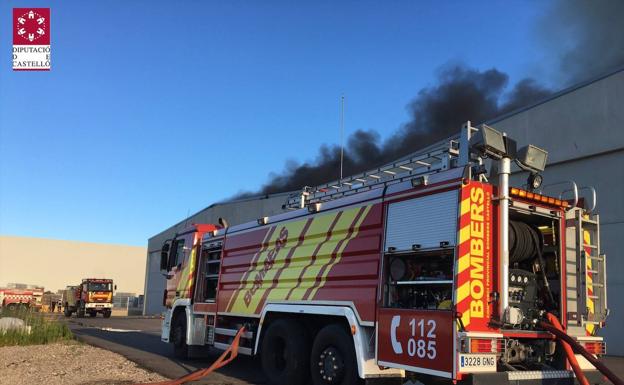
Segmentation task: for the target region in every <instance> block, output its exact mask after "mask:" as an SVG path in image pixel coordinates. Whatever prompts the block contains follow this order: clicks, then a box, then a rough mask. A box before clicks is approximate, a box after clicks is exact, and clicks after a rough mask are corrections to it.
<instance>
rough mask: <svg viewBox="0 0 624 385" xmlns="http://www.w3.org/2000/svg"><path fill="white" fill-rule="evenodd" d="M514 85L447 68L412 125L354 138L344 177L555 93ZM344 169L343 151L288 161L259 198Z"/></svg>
mask: <svg viewBox="0 0 624 385" xmlns="http://www.w3.org/2000/svg"><path fill="white" fill-rule="evenodd" d="M508 83H509V77H508V76H507V75H506V74H504V73H503V72H500V71H498V70H496V69H489V70H486V71H478V70H475V69H471V68H467V67H465V66H463V65H449V66H445V67H443V68H442V69H440V70H439V71H438V81H437V85H435V86H433V87H429V88H423V89H421V90H420V91H419V92H418V94H417V96H416V98H415V99H414V100H413V101H412V102H411V103H410V104H409V105H408V110H409V112H410V115H411V120H410V121H409V122H408V123H406V124H404V125H403V126H402V127H400V128H399V130H398V131H397V132H396V133H394V134H393V135H392V136H390V137H389V138H388V139H387V140H385V141H383V142H382V141H380V138H379V134H378V133H377V132H375V131H371V130H357V131H355V132H354V133H353V134H352V135H351V136H349V138H348V140H347V145H346V146H345V152H344V175H352V174H356V173H358V172H362V171H366V170H367V169H371V168H374V167H375V166H379V165H382V164H384V163H388V162H391V161H393V160H395V159H398V158H400V157H402V156H404V155H408V154H410V153H413V152H415V151H417V150H418V149H420V148H423V147H425V146H427V145H429V144H431V143H433V142H436V141H438V140H441V139H444V138H447V137H449V136H451V135H453V134H455V133H457V132H459V129H460V127H461V125H462V124H463V123H465V122H466V121H467V120H471V121H472V122H474V123H479V122H483V121H485V120H487V119H490V118H493V117H495V116H498V115H501V114H504V113H506V112H509V111H511V110H513V109H515V108H518V107H521V106H524V105H526V104H529V103H532V102H534V101H537V100H539V99H542V98H544V97H546V96H547V95H549V94H550V90H548V89H545V88H543V87H541V86H539V85H538V84H537V83H536V82H535V81H533V80H531V79H524V80H522V81H520V82H518V83H517V84H516V85H515V86H514V87H512V88H511V89H510V90H508V91H507V88H508ZM505 91H507V92H505ZM339 169H340V147H338V146H329V145H323V146H321V148H320V150H319V154H318V155H317V157H316V159H315V160H314V161H311V162H305V163H303V164H298V163H296V162H294V161H289V162H287V164H286V168H285V170H284V172H282V173H280V174H272V175H271V176H270V180H269V182H268V183H267V184H266V185H264V186H263V187H262V189H261V190H260V192H259V193H260V194H272V193H277V192H283V191H293V190H299V189H301V188H302V187H303V186H314V185H318V184H322V183H325V182H329V181H332V180H336V179H338V177H339ZM243 195H251V194H243Z"/></svg>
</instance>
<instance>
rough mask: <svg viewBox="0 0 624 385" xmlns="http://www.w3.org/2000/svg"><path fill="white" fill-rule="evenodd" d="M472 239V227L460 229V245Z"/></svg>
mask: <svg viewBox="0 0 624 385" xmlns="http://www.w3.org/2000/svg"><path fill="white" fill-rule="evenodd" d="M469 239H470V225H469V224H468V225H466V226H464V227H462V228H461V229H459V244H460V245H461V244H462V243H464V242H466V241H467V240H469Z"/></svg>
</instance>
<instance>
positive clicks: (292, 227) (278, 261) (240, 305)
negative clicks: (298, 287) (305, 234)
mask: <svg viewBox="0 0 624 385" xmlns="http://www.w3.org/2000/svg"><path fill="white" fill-rule="evenodd" d="M307 220H308V218H305V219H303V220H300V221H295V222H289V223H286V224H284V225H279V224H278V229H277V230H276V231H275V235H274V236H273V237H272V238H274V239H271V243H270V246H269V248H268V249H267V250H265V251H264V252H263V253H262V254H261V255H260V257H259V258H258V262H257V263H256V266H255V269H254V271H252V272H251V274H249V276H248V277H247V282H246V285H245V287H244V288H243V289H242V290H243V291H242V292H240V293H239V295H238V298H236V302H235V303H234V304H233V305H232V309H231V310H230V311H231V312H234V313H253V312H255V311H256V307H257V306H258V303H259V302H260V300H261V299H262V296H263V295H264V292H265V291H266V290H267V289H268V288H269V287H271V286H272V284H273V277H275V273H276V272H277V271H278V270H279V268H280V267H281V266H282V265H283V263H284V260H285V258H286V256H287V255H288V254H289V253H290V251H291V250H292V248H293V247H296V246H297V244H298V240H299V236H300V235H301V232H302V230H303V228H304V226H305V224H306V222H307ZM282 226H284V227H286V229H287V230H288V240H287V242H286V245H285V246H284V247H282V248H281V249H280V250H279V252H278V253H277V254H276V255H275V257H274V258H275V260H274V261H273V265H272V266H271V268H270V269H268V270H267V271H266V273H265V275H264V277H262V280H261V282H260V287H258V288H256V289H255V292H254V293H253V294H251V302H250V303H249V306H248V305H247V304H246V303H245V294H246V291H247V290H249V289H252V288H253V287H254V286H253V285H254V280H255V279H256V275H257V274H258V273H259V272H261V271H263V269H266V267H265V265H264V263H265V262H266V261H267V256H268V255H269V253H270V252H274V251H273V250H274V249H275V240H276V239H277V238H278V237H279V233H280V230H279V229H280V228H281V227H282Z"/></svg>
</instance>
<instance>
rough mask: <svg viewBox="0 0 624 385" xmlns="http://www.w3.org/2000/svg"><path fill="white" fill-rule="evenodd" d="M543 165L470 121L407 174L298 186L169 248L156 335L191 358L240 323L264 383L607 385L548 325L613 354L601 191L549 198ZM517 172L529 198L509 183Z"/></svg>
mask: <svg viewBox="0 0 624 385" xmlns="http://www.w3.org/2000/svg"><path fill="white" fill-rule="evenodd" d="M546 158H547V153H546V151H544V150H541V149H539V148H538V147H536V146H532V145H529V146H527V147H525V148H522V149H520V150H517V149H516V145H515V142H514V141H513V140H512V139H511V138H508V137H506V136H505V135H503V134H501V133H500V132H498V131H497V130H495V129H493V128H491V127H488V126H486V125H481V126H480V127H478V128H477V127H472V126H471V125H470V122H468V123H467V124H466V125H465V126H464V127H463V128H462V131H461V133H460V135H458V136H457V137H454V138H451V139H450V140H449V141H444V142H442V143H438V144H436V145H433V146H430V147H428V148H426V149H424V150H423V151H420V152H418V153H415V154H413V155H411V156H409V157H407V158H404V159H402V160H400V161H397V162H394V163H392V164H389V165H386V166H383V167H380V168H378V169H375V170H371V171H368V172H364V173H362V174H359V175H355V176H352V177H348V178H344V179H342V180H339V181H335V182H332V183H328V184H325V185H322V186H317V187H315V188H305V189H304V190H303V191H302V193H301V194H296V195H293V196H292V197H291V198H290V199H289V201H288V202H287V203H286V205H285V206H286V207H287V208H291V209H292V210H290V211H287V212H285V213H283V214H278V215H275V216H272V217H262V218H258V220H257V221H254V222H250V223H245V224H240V225H236V226H231V227H228V226H227V224H226V223H225V222H221V223H220V224H219V225H210V224H201V225H192V226H190V227H189V228H188V229H186V230H185V231H183V232H181V233H180V234H177V235H176V236H175V237H174V238H173V239H170V240H168V241H166V242H165V244H164V245H163V249H162V259H161V269H162V270H163V271H165V272H166V277H167V288H166V289H165V292H164V293H163V304H164V305H165V306H166V309H167V310H166V312H165V315H164V320H163V328H162V336H161V337H162V340H163V341H165V342H170V343H172V344H173V347H174V351H175V353H176V355H178V356H179V357H187V356H188V355H189V352H190V351H191V350H192V348H194V347H199V346H212V347H215V348H218V349H226V348H227V347H229V346H230V344H232V340H233V338H234V336H235V335H236V334H237V331H238V330H239V329H240V328H241V327H245V333H244V334H243V335H242V339H241V342H240V347H239V350H238V351H239V353H242V354H248V355H260V357H261V360H262V366H263V369H264V372H265V373H266V376H267V377H268V380H269V382H270V383H272V384H299V383H305V382H306V381H308V380H309V379H310V378H311V380H312V383H313V384H315V385H322V384H344V385H346V384H354V383H357V382H358V381H359V380H360V379H365V380H375V379H379V378H384V377H386V378H388V379H391V378H395V379H397V380H398V381H400V379H401V378H404V377H405V376H406V375H407V376H414V377H423V376H424V377H427V376H432V377H437V378H445V379H448V380H452V381H455V382H464V383H474V384H477V383H486V382H488V383H497V384H498V383H521V384H531V383H536V384H537V383H540V384H541V383H549V382H552V383H557V384H563V383H570V384H572V383H573V382H574V373H573V371H572V370H571V365H570V363H569V362H570V360H572V359H575V360H576V361H577V362H578V365H580V367H581V368H582V370H583V371H585V373H586V374H587V376H588V378H590V380H591V381H592V383H598V382H600V381H601V379H602V376H600V375H599V374H598V372H597V371H596V370H595V368H594V367H593V366H592V364H591V363H590V362H589V361H588V360H587V359H585V358H584V357H582V356H581V355H579V354H576V355H575V357H573V358H571V357H569V356H567V355H566V351H565V349H564V345H563V344H562V343H561V342H560V341H558V340H557V339H556V336H555V334H553V333H551V332H549V331H548V330H549V329H548V328H547V327H546V326H544V325H545V322H547V320H548V319H550V320H553V319H555V320H556V321H554V322H555V323H560V324H561V325H563V328H565V333H566V334H567V335H568V336H570V337H571V338H573V339H574V340H575V341H577V342H578V343H579V344H580V345H582V346H583V347H584V348H585V349H586V350H587V351H589V352H590V353H592V354H593V355H596V356H598V355H601V354H604V353H605V343H604V341H603V339H602V337H600V336H598V335H597V331H598V330H599V329H600V328H601V327H603V326H604V322H605V319H606V317H607V315H608V309H607V304H606V271H605V266H606V265H605V258H606V257H605V255H604V254H602V253H601V252H600V242H599V239H600V237H599V218H598V215H597V214H595V213H593V209H594V208H595V191H593V190H592V189H591V188H583V187H578V186H576V184H575V183H574V182H569V183H568V184H567V185H556V186H555V185H552V186H550V187H549V186H544V187H542V186H541V179H542V178H541V175H540V172H542V171H543V170H544V167H545V165H546ZM512 163H515V164H517V166H518V168H519V169H520V170H523V171H528V172H529V178H528V180H527V185H526V186H519V187H512V186H510V183H509V179H510V175H511V172H512V167H511V165H512ZM492 170H494V172H492ZM555 188H558V189H559V190H557V191H556V190H555ZM547 190H548V191H550V194H547V192H548V191H547ZM555 191H556V192H555ZM584 191H585V192H588V194H586V195H583V192H584Z"/></svg>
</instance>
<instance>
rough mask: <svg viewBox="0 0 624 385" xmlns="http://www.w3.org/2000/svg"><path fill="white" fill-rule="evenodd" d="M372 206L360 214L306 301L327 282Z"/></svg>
mask: <svg viewBox="0 0 624 385" xmlns="http://www.w3.org/2000/svg"><path fill="white" fill-rule="evenodd" d="M371 207H372V205H369V206H366V207H365V208H364V212H362V215H361V216H360V217H359V218H358V220H357V222H356V223H355V225H353V227H354V230H353V232H352V233H351V235H350V236H347V238H346V240H345V241H344V242H343V243H342V244H341V245H340V249H339V250H338V253H337V254H336V258H335V259H334V261H333V262H331V263H330V264H329V265H328V266H327V268H326V269H325V271H324V272H323V276H322V277H321V283H320V285H318V286H317V287H315V288H314V289H313V290H312V292H311V293H310V295H309V296H308V299H313V298H314V295H315V294H316V292H317V291H318V290H319V289H320V288H321V287H323V286H324V285H325V281H326V280H327V275H328V274H329V272H330V271H331V269H332V267H334V265H336V264H337V263H338V262H340V260H341V259H342V252H343V251H344V249H345V248H346V247H347V245H348V244H349V241H350V240H351V239H353V238H355V237H356V236H357V234H358V233H359V231H360V226H361V225H362V222H364V219H365V218H366V216H367V215H368V212H369V211H370V209H371ZM357 210H359V208H357Z"/></svg>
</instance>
